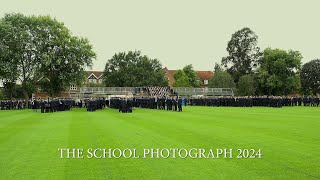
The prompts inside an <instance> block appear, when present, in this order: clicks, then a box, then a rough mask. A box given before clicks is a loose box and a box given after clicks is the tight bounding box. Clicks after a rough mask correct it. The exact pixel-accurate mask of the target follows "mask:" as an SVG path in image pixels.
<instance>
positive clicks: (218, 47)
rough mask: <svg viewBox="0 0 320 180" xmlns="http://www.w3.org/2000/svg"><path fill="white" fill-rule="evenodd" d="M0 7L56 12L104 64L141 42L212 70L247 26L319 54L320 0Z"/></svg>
mask: <svg viewBox="0 0 320 180" xmlns="http://www.w3.org/2000/svg"><path fill="white" fill-rule="evenodd" d="M1 1H2V2H1V3H0V13H1V15H2V16H3V15H4V14H5V13H10V12H20V13H23V14H27V15H31V14H33V15H51V16H52V17H55V18H56V19H57V20H59V21H62V22H64V23H65V25H66V26H67V27H68V28H69V29H70V30H71V32H72V33H73V34H74V35H77V36H84V37H87V38H88V39H89V40H90V42H91V43H92V45H93V47H94V50H95V52H96V53H97V60H96V61H95V62H94V66H93V68H92V69H93V70H103V69H104V65H105V63H106V61H107V60H108V59H110V58H111V57H112V56H113V55H114V54H115V53H117V52H120V51H129V50H141V51H142V54H145V55H148V56H149V57H151V58H158V59H159V60H160V61H161V63H162V64H163V66H166V67H168V69H179V68H182V67H183V66H185V65H186V64H193V66H194V67H195V69H196V70H213V67H214V63H215V62H219V63H220V61H221V58H222V57H223V56H225V55H227V52H226V46H227V42H228V41H229V40H230V38H231V35H232V34H233V33H234V32H235V31H237V30H239V29H241V28H243V27H249V28H251V29H252V30H253V31H255V32H256V34H257V35H258V36H259V39H258V41H259V46H260V47H261V48H262V49H264V48H266V47H272V48H282V49H286V50H288V49H293V50H298V51H300V52H301V53H302V55H303V57H304V59H303V62H308V61H310V60H312V59H315V58H320V14H319V7H320V0H304V1H303V0H263V1H262V0H223V1H222V0H219V1H218V0H193V1H192V2H191V0H190V1H189V2H186V1H183V0H158V1H153V0H126V1H124V0H113V1H108V0H50V1H49V0H10V1H4V0H1Z"/></svg>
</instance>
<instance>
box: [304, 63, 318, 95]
mask: <svg viewBox="0 0 320 180" xmlns="http://www.w3.org/2000/svg"><path fill="white" fill-rule="evenodd" d="M300 77H301V87H302V90H303V92H304V93H305V94H320V59H315V60H312V61H310V62H308V63H306V64H304V65H303V66H302V70H301V73H300Z"/></svg>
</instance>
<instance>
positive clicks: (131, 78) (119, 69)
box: [103, 51, 168, 87]
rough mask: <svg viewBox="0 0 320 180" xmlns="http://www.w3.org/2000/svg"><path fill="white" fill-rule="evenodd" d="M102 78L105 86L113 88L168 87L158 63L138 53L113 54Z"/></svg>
mask: <svg viewBox="0 0 320 180" xmlns="http://www.w3.org/2000/svg"><path fill="white" fill-rule="evenodd" d="M103 78H104V84H105V85H106V86H113V87H135V86H136V87H139V86H140V87H141V86H168V79H167V78H166V77H165V76H164V71H163V70H162V65H161V63H160V61H159V60H157V59H150V58H149V57H148V56H145V55H144V56H142V55H141V52H140V51H129V52H128V53H126V52H121V53H118V54H115V55H114V56H113V57H112V58H111V59H109V60H108V62H107V63H106V66H105V70H104V74H103Z"/></svg>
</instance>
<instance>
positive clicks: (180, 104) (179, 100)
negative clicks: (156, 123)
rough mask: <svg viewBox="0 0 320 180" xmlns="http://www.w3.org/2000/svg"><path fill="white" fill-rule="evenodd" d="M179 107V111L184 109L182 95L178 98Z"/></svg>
mask: <svg viewBox="0 0 320 180" xmlns="http://www.w3.org/2000/svg"><path fill="white" fill-rule="evenodd" d="M178 109H179V112H181V111H182V98H181V97H179V99H178Z"/></svg>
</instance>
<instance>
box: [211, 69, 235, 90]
mask: <svg viewBox="0 0 320 180" xmlns="http://www.w3.org/2000/svg"><path fill="white" fill-rule="evenodd" d="M209 87H211V88H235V87H236V84H235V82H234V79H233V78H232V76H231V75H230V74H229V73H228V72H227V71H220V72H217V73H215V74H214V76H213V77H212V79H210V80H209Z"/></svg>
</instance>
